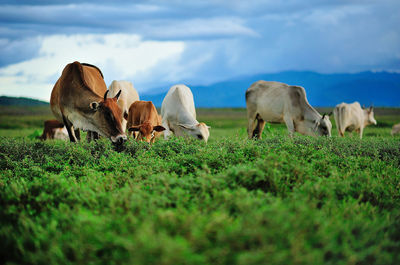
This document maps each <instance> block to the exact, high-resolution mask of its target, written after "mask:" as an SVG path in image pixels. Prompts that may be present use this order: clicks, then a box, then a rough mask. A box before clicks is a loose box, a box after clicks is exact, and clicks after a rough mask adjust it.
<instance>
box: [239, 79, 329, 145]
mask: <svg viewBox="0 0 400 265" xmlns="http://www.w3.org/2000/svg"><path fill="white" fill-rule="evenodd" d="M246 106H247V119H248V127H247V132H248V137H249V139H251V138H258V139H260V138H261V134H262V131H263V129H264V125H265V122H272V123H282V122H285V123H286V127H287V129H288V131H289V136H291V137H292V136H293V134H294V132H299V133H301V134H304V135H312V136H318V135H325V136H331V129H332V124H331V122H330V120H329V116H328V115H325V114H324V115H322V116H321V115H320V114H319V113H318V112H317V111H316V110H315V109H314V108H313V107H311V105H310V104H309V103H308V100H307V97H306V92H305V90H304V88H303V87H300V86H289V85H287V84H284V83H279V82H269V81H263V80H260V81H257V82H255V83H253V84H252V85H251V86H250V87H249V88H248V89H247V90H246Z"/></svg>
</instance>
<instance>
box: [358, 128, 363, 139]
mask: <svg viewBox="0 0 400 265" xmlns="http://www.w3.org/2000/svg"><path fill="white" fill-rule="evenodd" d="M363 131H364V128H362V127H361V128H360V129H359V130H358V133H359V134H360V139H362V135H363Z"/></svg>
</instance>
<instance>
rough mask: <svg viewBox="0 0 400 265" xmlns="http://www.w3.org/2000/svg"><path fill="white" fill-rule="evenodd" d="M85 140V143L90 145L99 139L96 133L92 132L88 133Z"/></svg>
mask: <svg viewBox="0 0 400 265" xmlns="http://www.w3.org/2000/svg"><path fill="white" fill-rule="evenodd" d="M86 139H87V141H88V142H89V143H90V142H91V141H92V140H93V141H96V140H98V139H99V134H98V133H97V132H93V131H88V133H87V135H86Z"/></svg>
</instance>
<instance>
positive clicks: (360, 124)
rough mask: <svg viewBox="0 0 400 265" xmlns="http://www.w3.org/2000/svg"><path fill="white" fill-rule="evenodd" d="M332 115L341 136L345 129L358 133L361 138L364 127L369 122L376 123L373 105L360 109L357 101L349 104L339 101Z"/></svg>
mask: <svg viewBox="0 0 400 265" xmlns="http://www.w3.org/2000/svg"><path fill="white" fill-rule="evenodd" d="M333 115H334V117H335V122H336V128H337V130H338V132H339V136H342V137H343V136H344V132H345V131H348V132H352V131H356V132H357V133H359V135H360V139H362V135H363V131H364V128H365V127H366V126H367V125H370V124H375V125H376V120H375V118H374V109H373V107H372V106H371V107H369V108H368V109H362V108H361V106H360V103H358V102H357V101H355V102H353V103H351V104H347V103H340V104H338V105H336V107H335V109H334V110H333Z"/></svg>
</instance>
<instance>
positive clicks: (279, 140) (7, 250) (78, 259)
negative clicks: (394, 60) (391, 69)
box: [0, 110, 400, 264]
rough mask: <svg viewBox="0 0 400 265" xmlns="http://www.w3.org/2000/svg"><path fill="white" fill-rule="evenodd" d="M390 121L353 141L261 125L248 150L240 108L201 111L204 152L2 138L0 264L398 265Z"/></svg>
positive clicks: (185, 145)
mask: <svg viewBox="0 0 400 265" xmlns="http://www.w3.org/2000/svg"><path fill="white" fill-rule="evenodd" d="M0 117H1V115H0ZM31 117H32V116H25V119H26V121H27V122H28V120H30V119H31ZM397 117H398V116H397ZM397 117H396V116H394V115H392V114H391V115H388V116H384V115H383V114H382V116H378V117H377V120H378V123H379V122H380V121H381V122H382V123H383V122H384V123H383V125H382V126H381V127H375V128H374V127H367V129H366V130H365V137H364V139H362V140H359V139H358V137H356V136H349V137H346V138H338V137H336V136H334V137H332V138H325V137H320V138H313V137H305V136H300V135H296V137H294V138H293V139H290V138H288V137H287V133H286V131H285V128H284V126H282V125H274V124H272V125H270V128H269V129H268V130H266V132H265V133H264V136H263V139H262V140H260V141H254V140H247V139H246V130H245V123H246V121H245V116H244V115H243V110H224V111H223V110H200V112H199V120H201V121H204V122H206V123H207V124H209V125H211V126H212V129H211V135H212V136H211V138H210V141H209V143H208V144H204V143H203V142H200V141H197V140H192V139H177V138H173V139H171V140H169V141H164V140H159V141H157V142H156V143H155V144H154V145H153V146H149V145H148V144H145V143H137V142H134V141H132V140H130V141H129V142H128V143H127V144H126V146H125V148H124V150H122V151H121V152H115V151H114V150H113V146H112V144H111V143H110V141H109V140H107V139H101V140H99V141H97V142H91V143H87V142H86V141H82V142H80V143H77V144H71V143H68V142H62V141H47V142H41V141H39V140H36V139H30V138H28V137H22V136H27V135H29V134H31V133H33V132H35V131H36V130H38V128H37V127H29V126H27V127H24V128H25V129H24V130H22V131H23V132H24V133H26V134H25V135H23V133H22V132H21V133H20V135H19V136H21V137H15V135H13V133H15V132H17V130H18V128H11V129H2V130H0V134H1V135H3V137H1V138H0V224H1V225H0V257H2V258H3V260H4V262H6V263H7V262H8V263H10V264H11V263H14V264H15V263H18V264H20V263H23V264H24V263H30V264H39V263H40V264H43V263H49V264H67V263H80V264H88V263H107V264H119V263H126V264H265V263H272V264H339V263H340V264H399V262H400V179H399V176H400V142H399V139H400V138H399V137H391V136H390V128H391V126H392V125H393V123H395V122H396V120H395V119H396V118H397ZM23 120H24V117H21V122H23ZM332 120H333V119H332ZM1 121H3V120H1ZM0 123H1V122H0ZM1 128H4V127H1ZM6 135H7V136H6ZM334 135H337V134H336V132H335V133H334Z"/></svg>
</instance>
